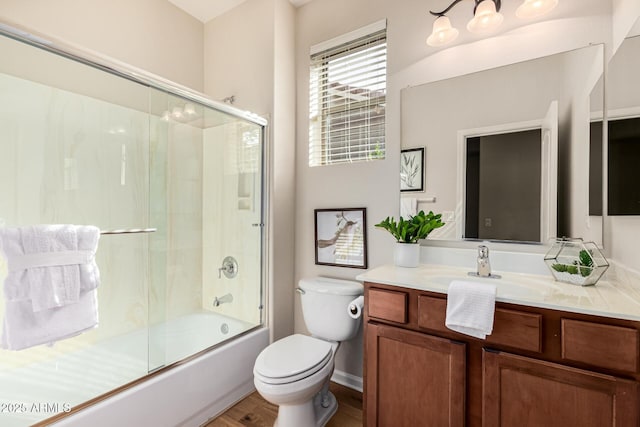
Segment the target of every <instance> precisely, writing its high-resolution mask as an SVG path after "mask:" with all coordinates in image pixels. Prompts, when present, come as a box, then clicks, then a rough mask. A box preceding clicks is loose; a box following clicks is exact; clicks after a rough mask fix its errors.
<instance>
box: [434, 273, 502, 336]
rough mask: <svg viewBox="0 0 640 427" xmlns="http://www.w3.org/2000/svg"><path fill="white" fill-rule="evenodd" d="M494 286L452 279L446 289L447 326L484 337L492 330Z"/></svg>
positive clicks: (462, 332)
mask: <svg viewBox="0 0 640 427" xmlns="http://www.w3.org/2000/svg"><path fill="white" fill-rule="evenodd" d="M495 305H496V286H495V285H491V284H485V283H479V282H465V281H459V280H454V281H452V282H451V283H450V284H449V289H448V291H447V317H446V320H445V325H446V326H447V328H449V329H451V330H453V331H456V332H460V333H461V334H466V335H471V336H472V337H476V338H480V339H486V338H487V335H491V332H492V331H493V316H494V312H495Z"/></svg>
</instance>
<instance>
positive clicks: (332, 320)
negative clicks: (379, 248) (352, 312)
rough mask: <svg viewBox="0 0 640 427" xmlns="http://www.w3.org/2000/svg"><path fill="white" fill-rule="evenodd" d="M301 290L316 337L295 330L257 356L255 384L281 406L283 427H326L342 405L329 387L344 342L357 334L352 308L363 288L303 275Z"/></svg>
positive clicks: (279, 421)
mask: <svg viewBox="0 0 640 427" xmlns="http://www.w3.org/2000/svg"><path fill="white" fill-rule="evenodd" d="M298 286H299V287H298V288H297V289H296V290H297V291H298V292H299V293H300V299H301V301H302V313H303V316H304V322H305V324H306V326H307V329H308V330H309V332H311V334H312V336H307V335H302V334H294V335H290V336H288V337H285V338H282V339H280V340H278V341H275V342H274V343H272V344H271V345H269V346H268V347H267V348H265V349H264V350H262V352H261V353H260V354H259V355H258V357H257V358H256V362H255V365H254V368H253V377H254V380H253V382H254V384H255V386H256V389H257V390H258V393H260V395H261V396H262V397H263V398H264V399H265V400H267V401H268V402H271V403H273V404H274V405H278V418H277V419H276V422H275V424H274V425H275V426H278V427H322V426H324V425H325V424H326V423H327V421H329V419H330V418H331V417H332V416H333V414H335V412H336V410H337V409H338V403H337V402H336V398H335V396H333V394H332V393H331V392H330V391H329V379H330V378H331V375H332V374H333V367H334V360H335V354H336V352H337V350H338V347H339V346H340V342H342V341H346V340H349V339H351V338H353V337H355V336H356V334H357V333H358V329H359V328H360V323H361V319H360V318H359V317H358V318H353V317H351V316H349V313H348V308H349V305H350V304H351V303H353V302H354V300H355V299H356V298H357V297H359V296H361V295H362V294H363V291H364V290H363V286H362V284H360V283H358V282H353V281H348V280H338V279H329V278H324V277H315V278H312V279H302V280H300V282H299V284H298Z"/></svg>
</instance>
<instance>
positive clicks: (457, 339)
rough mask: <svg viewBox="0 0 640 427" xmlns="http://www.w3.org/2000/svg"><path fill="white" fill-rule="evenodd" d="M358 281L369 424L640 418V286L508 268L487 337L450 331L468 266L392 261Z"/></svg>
mask: <svg viewBox="0 0 640 427" xmlns="http://www.w3.org/2000/svg"><path fill="white" fill-rule="evenodd" d="M358 279H360V280H362V281H364V282H365V307H366V310H365V315H364V322H365V323H364V328H365V329H364V330H365V364H364V417H365V426H368V427H373V426H381V427H382V426H393V427H396V426H398V427H399V426H434V427H440V426H452V427H455V426H465V425H466V426H472V427H475V426H485V427H487V426H505V427H507V426H508V427H511V426H517V425H523V426H541V425H544V426H546V427H555V426H557V427H567V426H581V427H605V426H617V427H623V426H625V427H626V426H629V427H631V426H633V427H637V426H638V425H640V371H639V369H640V366H639V365H640V361H639V359H640V354H639V340H640V337H639V331H640V302H639V301H640V293H639V292H637V290H635V289H627V288H624V287H622V286H620V287H618V286H613V285H612V284H610V283H607V282H600V283H599V284H598V285H597V286H595V287H589V288H581V287H578V286H573V285H567V284H562V283H557V282H554V281H553V279H551V278H550V277H549V278H547V277H546V276H533V275H532V276H528V275H522V274H516V273H511V274H505V275H503V278H502V279H496V280H495V282H491V283H494V284H496V285H497V286H498V293H497V298H496V311H495V317H494V329H493V333H492V334H491V335H489V336H488V337H487V339H486V340H480V339H476V338H473V337H470V336H467V335H463V334H459V333H456V332H453V331H451V330H449V329H448V328H446V327H445V315H446V304H447V300H446V298H447V295H446V290H447V286H448V282H450V281H451V280H454V279H461V280H474V279H472V278H467V276H466V271H463V270H462V269H460V268H454V267H441V266H429V265H421V266H420V267H418V268H416V269H408V268H399V267H395V266H383V267H379V268H377V269H374V270H371V271H368V272H366V273H364V274H362V275H360V276H358ZM475 280H478V279H475ZM484 280H492V279H484Z"/></svg>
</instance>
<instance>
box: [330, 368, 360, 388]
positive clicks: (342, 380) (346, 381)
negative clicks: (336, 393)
mask: <svg viewBox="0 0 640 427" xmlns="http://www.w3.org/2000/svg"><path fill="white" fill-rule="evenodd" d="M331 381H333V382H334V383H338V384H341V385H343V386H345V387H349V388H352V389H354V390H358V391H359V392H360V393H362V378H361V377H357V376H355V375H351V374H348V373H346V372H343V371H339V370H337V369H336V370H334V371H333V375H332V376H331Z"/></svg>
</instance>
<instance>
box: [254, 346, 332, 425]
mask: <svg viewBox="0 0 640 427" xmlns="http://www.w3.org/2000/svg"><path fill="white" fill-rule="evenodd" d="M335 348H337V343H336V344H335V345H331V344H330V343H328V342H326V341H322V340H320V339H317V338H312V337H309V336H306V335H300V334H296V335H291V336H288V337H286V338H283V339H282V340H279V341H276V342H275V343H273V344H272V345H271V346H269V347H267V348H266V349H265V351H263V352H262V353H260V355H259V356H258V359H256V364H255V366H254V371H253V374H254V384H255V386H256V390H258V392H259V393H260V395H261V396H262V397H263V398H264V399H265V400H267V401H268V402H271V403H273V404H275V405H278V419H277V421H276V424H275V425H277V426H279V427H286V426H299V427H305V426H309V427H316V426H317V427H321V426H324V425H325V424H326V423H327V421H329V419H330V418H331V416H332V415H333V414H334V413H335V412H336V410H337V408H338V405H337V403H336V400H335V398H333V396H332V395H330V394H329V393H328V390H327V392H326V394H325V402H324V403H325V404H324V405H323V404H322V403H323V402H322V399H323V396H322V393H321V391H322V389H323V387H325V386H326V385H328V382H329V378H330V377H331V375H332V373H333V366H334V365H333V362H334V355H335V353H334V351H335ZM316 396H317V398H315V399H314V397H316Z"/></svg>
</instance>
